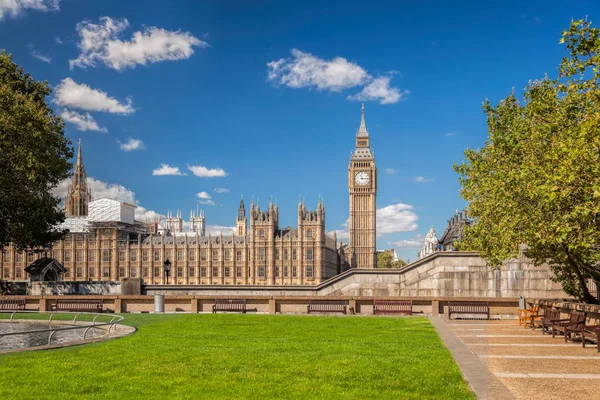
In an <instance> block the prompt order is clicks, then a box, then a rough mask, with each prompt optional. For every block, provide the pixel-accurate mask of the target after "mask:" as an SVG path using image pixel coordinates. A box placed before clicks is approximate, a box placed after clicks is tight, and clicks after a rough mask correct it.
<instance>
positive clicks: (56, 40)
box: [54, 36, 63, 44]
mask: <svg viewBox="0 0 600 400" xmlns="http://www.w3.org/2000/svg"><path fill="white" fill-rule="evenodd" d="M54 41H55V42H56V44H63V41H62V39H61V38H60V37H59V36H56V37H55V38H54Z"/></svg>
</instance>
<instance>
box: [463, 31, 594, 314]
mask: <svg viewBox="0 0 600 400" xmlns="http://www.w3.org/2000/svg"><path fill="white" fill-rule="evenodd" d="M560 43H564V44H566V48H567V50H568V56H566V57H565V58H564V59H563V60H562V62H561V64H560V66H559V74H558V76H557V77H556V78H554V79H551V78H548V77H545V78H544V79H542V80H536V81H533V82H530V83H529V84H528V85H527V87H526V88H525V91H524V100H523V101H519V100H518V99H517V97H516V95H515V94H514V92H513V93H512V94H510V95H509V96H508V97H507V98H506V99H504V100H502V101H501V102H500V103H499V104H498V105H497V106H495V107H493V106H492V105H491V104H490V103H489V101H486V102H485V104H484V106H483V110H484V112H485V114H486V115H487V122H488V134H489V137H488V139H487V141H486V143H485V146H484V147H483V148H482V149H480V150H469V149H467V150H466V151H465V158H466V160H465V161H464V162H463V163H462V164H460V165H455V166H454V168H455V170H456V171H457V172H458V173H459V175H460V182H461V184H462V191H461V194H462V197H463V198H464V199H465V200H467V201H468V202H469V205H468V213H469V215H470V216H471V217H473V218H474V220H475V224H474V225H473V226H472V227H470V228H468V229H467V230H466V232H465V237H464V239H463V242H462V243H461V244H460V245H459V246H460V248H462V249H469V250H476V251H478V252H480V254H481V255H482V256H483V257H484V258H486V259H487V260H488V261H489V262H490V263H491V264H492V265H494V266H497V265H499V264H500V263H501V262H502V261H503V260H505V259H508V258H510V257H514V256H517V255H518V254H519V251H520V249H525V255H526V256H528V257H530V258H531V259H532V260H533V262H534V264H535V265H541V264H544V263H545V264H548V265H549V266H550V267H551V269H552V271H553V273H554V277H555V279H556V280H557V281H559V282H561V283H562V286H563V288H564V290H565V291H566V292H567V293H569V294H571V295H573V296H576V297H578V298H579V299H581V300H583V301H586V302H590V303H596V302H597V301H596V299H594V297H593V296H592V295H591V294H590V292H589V291H588V289H587V287H586V281H587V280H589V279H593V280H594V281H595V282H596V283H600V86H599V83H600V38H599V31H598V30H597V29H595V28H593V27H592V25H591V23H590V22H588V21H581V20H580V21H574V22H572V23H571V26H570V28H569V30H567V31H565V32H563V35H562V38H561V40H560Z"/></svg>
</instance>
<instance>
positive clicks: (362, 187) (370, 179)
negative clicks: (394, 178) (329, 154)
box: [347, 104, 377, 268]
mask: <svg viewBox="0 0 600 400" xmlns="http://www.w3.org/2000/svg"><path fill="white" fill-rule="evenodd" d="M348 193H349V195H350V245H349V250H350V251H349V252H348V253H347V254H348V257H349V259H348V260H347V261H348V263H349V264H350V267H351V268H375V266H376V263H377V260H376V247H375V246H376V235H377V233H376V225H375V224H376V215H375V213H376V209H377V203H376V196H377V167H375V157H374V156H373V153H372V152H371V144H370V138H369V131H368V130H367V125H366V123H365V105H364V104H363V105H362V107H361V118H360V126H359V128H358V131H357V132H356V148H355V149H354V152H353V153H352V156H351V157H350V164H349V165H348Z"/></svg>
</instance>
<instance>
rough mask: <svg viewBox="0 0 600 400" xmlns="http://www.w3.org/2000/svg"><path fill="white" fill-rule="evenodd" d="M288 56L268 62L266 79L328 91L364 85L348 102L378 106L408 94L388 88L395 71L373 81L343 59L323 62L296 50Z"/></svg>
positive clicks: (357, 66)
mask: <svg viewBox="0 0 600 400" xmlns="http://www.w3.org/2000/svg"><path fill="white" fill-rule="evenodd" d="M291 53H292V57H290V58H281V59H279V60H275V61H271V62H269V63H267V80H269V81H270V82H273V83H274V84H275V85H283V86H287V87H290V88H294V89H298V88H316V89H317V90H327V91H331V92H341V91H342V90H344V89H349V88H353V87H357V86H363V85H365V86H364V87H363V89H362V91H361V92H359V93H357V94H355V95H351V96H347V99H348V100H360V101H369V100H374V101H379V102H380V103H381V104H392V103H397V102H398V101H400V100H401V99H402V98H403V97H404V96H406V95H408V94H409V93H410V92H409V91H408V90H404V91H402V92H400V90H399V89H398V88H395V87H391V86H390V81H391V79H392V78H391V75H396V74H398V73H399V72H398V71H396V70H392V71H390V72H389V75H390V76H382V77H378V78H374V77H373V76H371V75H370V74H369V73H368V72H367V70H366V69H364V68H363V67H361V66H360V65H358V64H356V63H352V62H350V61H348V60H346V59H345V58H343V57H336V58H334V59H332V60H324V59H322V58H319V57H316V56H314V55H312V54H310V53H305V52H303V51H300V50H298V49H292V51H291Z"/></svg>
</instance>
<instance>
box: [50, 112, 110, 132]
mask: <svg viewBox="0 0 600 400" xmlns="http://www.w3.org/2000/svg"><path fill="white" fill-rule="evenodd" d="M60 117H61V118H62V119H64V120H65V121H66V122H69V123H71V124H73V125H75V128H77V130H79V131H97V132H102V133H106V132H108V130H107V129H106V128H103V127H100V125H98V123H97V122H96V120H95V119H94V118H93V117H92V116H91V115H90V114H89V113H84V114H80V113H78V112H75V111H71V110H66V109H63V110H62V111H61V113H60Z"/></svg>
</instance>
